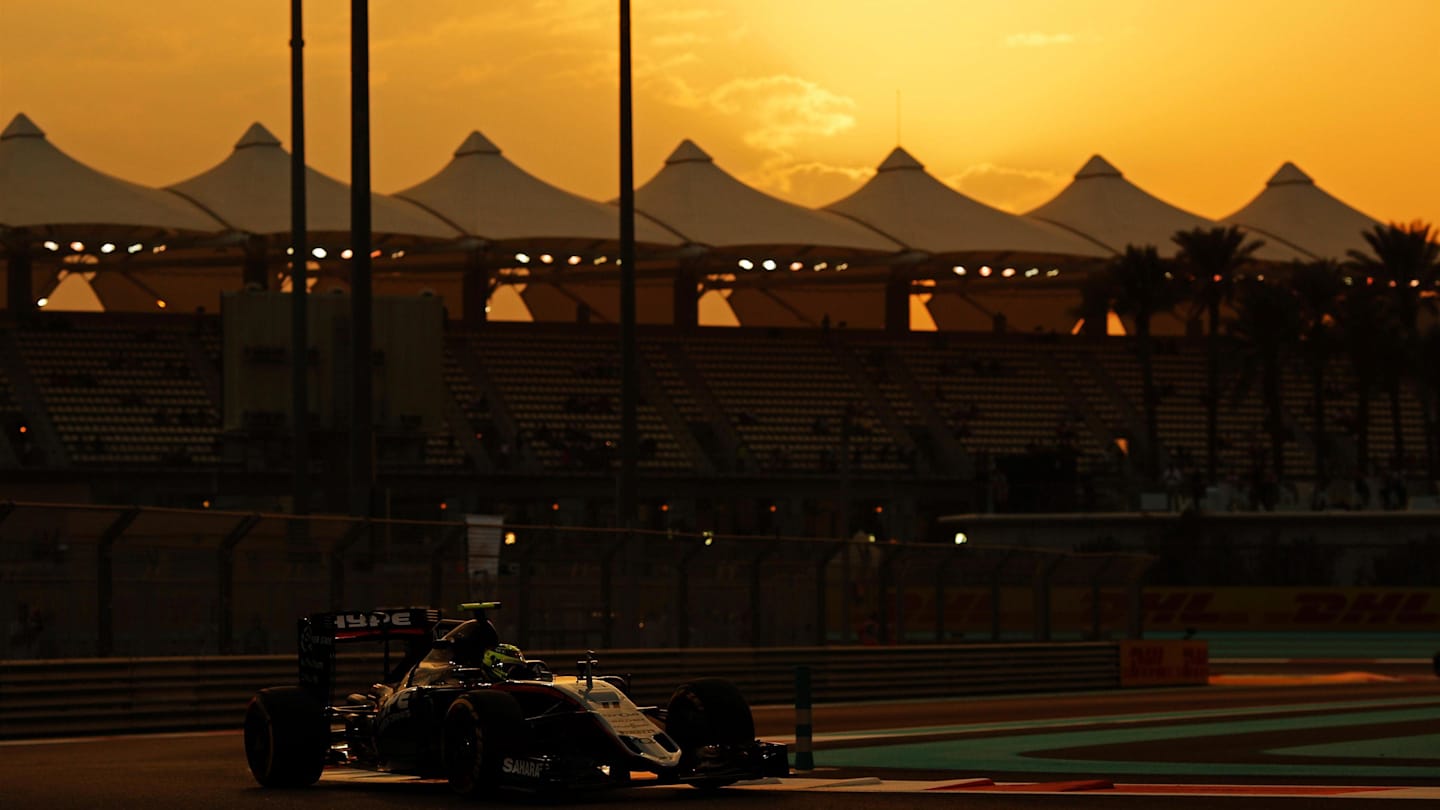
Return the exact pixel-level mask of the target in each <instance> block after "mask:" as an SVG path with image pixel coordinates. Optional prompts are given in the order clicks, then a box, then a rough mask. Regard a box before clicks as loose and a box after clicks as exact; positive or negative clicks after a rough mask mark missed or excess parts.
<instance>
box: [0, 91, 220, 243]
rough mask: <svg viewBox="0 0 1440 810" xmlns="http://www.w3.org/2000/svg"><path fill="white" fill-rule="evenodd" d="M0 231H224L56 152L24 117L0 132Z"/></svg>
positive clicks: (136, 234)
mask: <svg viewBox="0 0 1440 810" xmlns="http://www.w3.org/2000/svg"><path fill="white" fill-rule="evenodd" d="M0 226H4V227H9V228H30V229H38V230H44V231H47V232H56V231H60V230H66V231H69V232H72V233H74V234H75V235H77V236H91V237H94V238H105V237H107V236H114V237H120V236H122V235H123V236H130V237H133V238H144V237H145V236H147V235H159V234H166V233H213V232H216V231H220V230H223V229H224V228H223V226H222V225H221V224H220V223H219V222H216V221H215V219H214V218H212V217H210V216H209V215H207V214H206V213H205V212H204V211H202V210H200V209H199V208H197V207H195V206H194V205H192V204H190V203H188V202H186V201H185V200H181V199H179V198H177V197H175V196H174V195H173V194H168V193H166V192H164V191H160V190H158V189H153V188H147V187H145V186H142V185H140V184H138V183H131V182H129V181H127V180H121V179H119V178H118V177H112V176H110V175H108V174H105V173H103V172H99V171H96V170H95V169H92V168H90V167H89V166H86V165H85V164H83V163H81V162H79V161H77V160H75V159H74V158H72V157H70V156H69V155H67V154H65V153H64V152H62V151H60V150H59V149H57V148H56V147H55V146H54V145H53V144H51V143H50V141H49V140H48V139H47V138H46V137H45V133H44V132H43V131H41V129H40V128H39V127H37V126H36V125H35V123H34V122H33V121H31V120H30V119H29V117H27V116H26V115H25V114H24V113H20V114H18V115H16V116H15V118H14V119H13V120H11V122H10V124H9V126H7V127H5V130H4V132H3V133H0Z"/></svg>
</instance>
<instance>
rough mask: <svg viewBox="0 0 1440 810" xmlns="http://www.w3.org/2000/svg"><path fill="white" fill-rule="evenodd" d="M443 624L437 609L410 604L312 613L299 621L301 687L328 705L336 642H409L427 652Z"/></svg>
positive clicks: (413, 649)
mask: <svg viewBox="0 0 1440 810" xmlns="http://www.w3.org/2000/svg"><path fill="white" fill-rule="evenodd" d="M439 623H440V611H439V610H437V609H435V608H423V607H409V608H386V609H382V610H346V611H340V612H337V613H312V614H310V615H309V616H307V617H305V618H303V619H301V620H300V622H299V627H298V629H297V636H298V638H297V647H298V648H299V654H300V655H299V664H300V672H299V675H300V688H301V689H304V690H305V691H307V692H309V693H310V694H311V695H313V696H315V697H316V698H317V699H319V700H323V701H324V702H325V703H326V704H327V705H328V704H329V703H330V690H331V688H332V687H333V686H334V684H335V645H336V644H349V643H352V642H359V641H381V642H386V641H392V640H393V641H406V642H409V643H408V644H407V649H408V651H409V653H408V654H407V656H406V657H407V658H408V657H410V654H413V653H415V652H418V653H419V654H420V655H424V652H425V651H426V650H428V649H429V646H430V645H429V642H430V641H431V639H433V638H434V637H435V636H434V632H435V626H436V625H437V624H439ZM385 669H386V671H387V672H388V671H389V670H390V645H389V644H386V645H385Z"/></svg>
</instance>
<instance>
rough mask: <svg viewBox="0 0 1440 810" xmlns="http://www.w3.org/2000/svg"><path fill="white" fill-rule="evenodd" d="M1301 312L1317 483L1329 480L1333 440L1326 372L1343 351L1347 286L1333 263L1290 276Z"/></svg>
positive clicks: (1318, 264)
mask: <svg viewBox="0 0 1440 810" xmlns="http://www.w3.org/2000/svg"><path fill="white" fill-rule="evenodd" d="M1291 287H1292V288H1293V289H1294V291H1295V300H1296V304H1297V305H1298V306H1299V308H1300V331H1301V342H1300V354H1301V356H1302V357H1303V358H1304V360H1305V368H1306V370H1307V371H1308V372H1309V374H1310V397H1311V402H1310V405H1311V408H1312V409H1313V410H1314V411H1315V434H1314V443H1315V481H1316V483H1317V484H1318V483H1319V482H1322V481H1324V480H1325V479H1327V478H1329V477H1330V473H1329V460H1330V459H1329V455H1330V437H1329V436H1328V435H1326V431H1325V405H1326V402H1325V400H1326V394H1325V371H1326V369H1327V368H1328V367H1329V365H1330V361H1331V360H1332V359H1333V358H1334V356H1335V354H1336V353H1337V352H1338V351H1339V350H1340V348H1341V346H1340V342H1339V341H1340V336H1339V328H1338V327H1339V321H1338V319H1337V313H1338V312H1339V306H1340V301H1341V297H1342V295H1343V293H1344V289H1345V288H1344V285H1343V284H1342V283H1341V281H1340V267H1339V265H1337V264H1335V263H1334V262H1330V261H1317V262H1312V263H1310V264H1298V265H1296V266H1295V272H1294V274H1293V275H1292V276H1291Z"/></svg>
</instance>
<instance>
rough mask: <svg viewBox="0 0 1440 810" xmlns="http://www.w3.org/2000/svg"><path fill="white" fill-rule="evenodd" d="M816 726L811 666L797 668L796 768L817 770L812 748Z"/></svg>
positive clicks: (798, 769) (799, 769)
mask: <svg viewBox="0 0 1440 810" xmlns="http://www.w3.org/2000/svg"><path fill="white" fill-rule="evenodd" d="M813 734H814V726H813V725H812V722H811V713H810V667H803V666H802V667H796V668H795V770H797V771H813V770H815V754H814V752H813V751H812V750H811V739H810V738H811V736H812V735H813Z"/></svg>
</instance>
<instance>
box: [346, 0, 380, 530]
mask: <svg viewBox="0 0 1440 810" xmlns="http://www.w3.org/2000/svg"><path fill="white" fill-rule="evenodd" d="M350 248H351V250H353V251H354V255H353V258H352V259H351V260H350V344H351V347H352V348H353V349H354V353H353V354H352V355H351V370H350V375H351V381H352V383H353V387H352V390H351V393H352V397H351V400H352V401H351V407H350V513H351V514H352V515H356V516H360V517H366V516H369V514H370V510H371V487H372V486H373V484H374V478H375V472H374V463H375V462H374V443H375V442H374V427H373V425H372V424H371V421H372V417H371V410H372V403H371V396H372V394H371V381H370V377H371V371H372V368H371V366H372V363H373V361H372V360H371V335H370V330H371V321H372V312H371V308H372V298H371V294H370V9H369V0H350Z"/></svg>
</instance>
